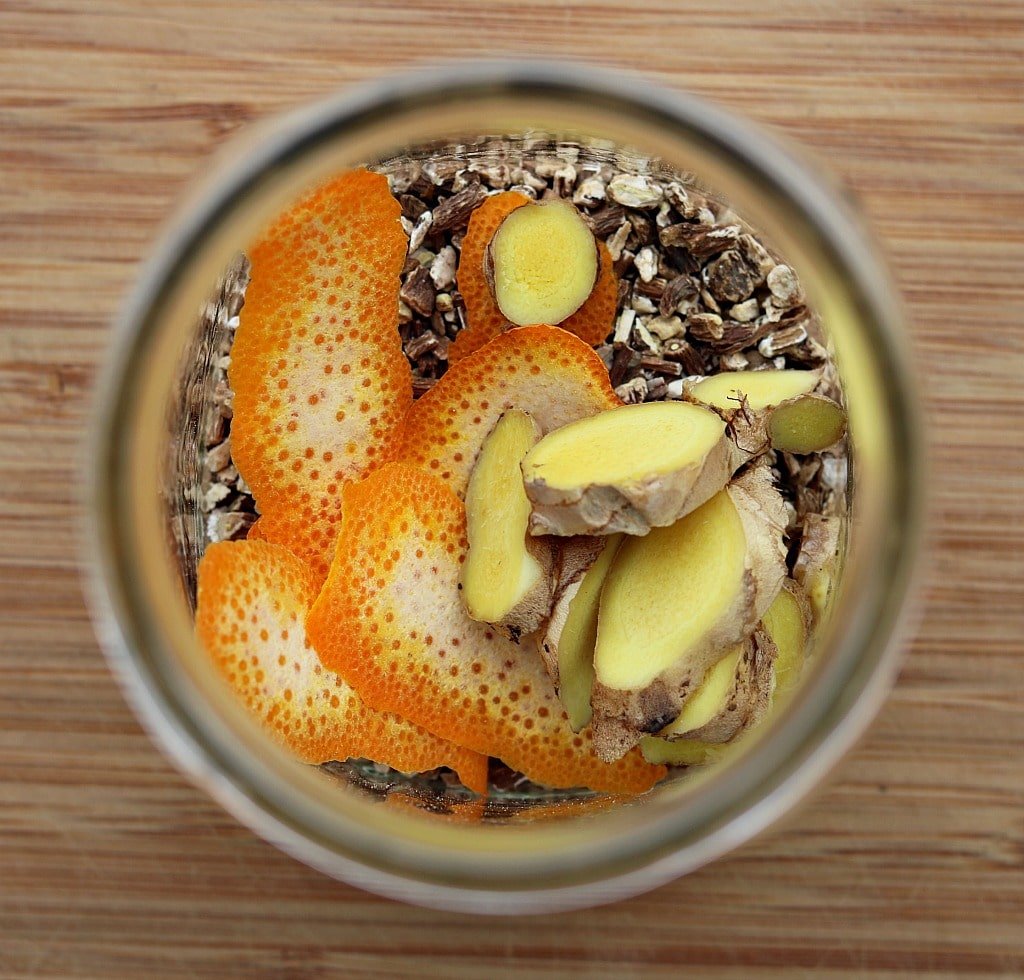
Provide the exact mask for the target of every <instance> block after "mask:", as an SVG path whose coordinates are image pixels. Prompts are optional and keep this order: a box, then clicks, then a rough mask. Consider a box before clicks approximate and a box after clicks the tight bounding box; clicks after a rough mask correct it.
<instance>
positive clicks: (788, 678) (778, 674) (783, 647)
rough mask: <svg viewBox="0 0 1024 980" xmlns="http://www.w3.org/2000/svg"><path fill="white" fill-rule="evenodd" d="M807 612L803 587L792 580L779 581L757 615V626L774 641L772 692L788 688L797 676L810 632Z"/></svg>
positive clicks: (795, 681) (793, 685) (807, 606)
mask: <svg viewBox="0 0 1024 980" xmlns="http://www.w3.org/2000/svg"><path fill="white" fill-rule="evenodd" d="M810 623H811V611H810V606H809V605H808V602H807V598H806V596H805V595H804V593H803V590H802V589H801V588H800V586H798V585H797V584H796V582H794V581H793V580H792V579H786V581H785V582H783V583H782V588H781V589H780V590H779V594H778V595H777V596H776V597H775V601H774V602H773V603H772V604H771V605H770V606H769V607H768V610H767V611H766V612H765V614H764V616H763V617H762V618H761V628H762V629H763V630H764V632H765V633H767V634H768V636H769V637H771V640H772V642H773V643H774V644H775V649H776V651H777V656H776V658H775V691H776V693H777V694H779V695H782V694H785V693H786V692H787V691H791V690H792V689H793V688H794V687H795V686H796V684H797V681H798V680H799V678H800V672H801V670H802V669H803V665H804V658H805V656H806V653H807V641H808V638H809V634H810Z"/></svg>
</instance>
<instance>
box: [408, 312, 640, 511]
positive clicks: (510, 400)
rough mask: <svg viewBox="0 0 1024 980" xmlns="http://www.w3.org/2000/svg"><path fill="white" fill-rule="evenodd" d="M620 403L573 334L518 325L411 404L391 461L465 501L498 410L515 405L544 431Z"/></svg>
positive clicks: (455, 367) (588, 350)
mask: <svg viewBox="0 0 1024 980" xmlns="http://www.w3.org/2000/svg"><path fill="white" fill-rule="evenodd" d="M620 404H621V402H620V401H619V399H618V398H617V397H616V396H615V392H614V390H613V389H612V385H611V381H610V380H609V379H608V371H607V369H606V368H605V366H604V363H603V362H602V361H601V358H599V357H598V356H597V354H595V353H594V351H593V350H592V349H591V348H590V347H588V346H587V345H586V344H585V343H584V342H583V341H582V340H580V339H579V338H578V337H574V336H573V335H572V334H571V333H567V332H566V331H564V330H562V329H560V328H559V327H549V326H544V325H540V326H534V327H517V328H515V329H514V330H509V331H508V332H506V333H503V334H500V335H498V336H497V337H495V338H494V340H492V341H491V342H490V343H489V344H487V345H486V346H484V347H481V348H480V350H478V351H475V352H474V353H473V354H471V355H470V356H469V357H465V358H463V359H462V360H461V361H459V363H458V364H453V365H452V366H451V367H450V368H449V369H448V371H447V373H446V374H445V375H444V376H443V377H442V378H441V380H440V381H438V382H437V384H436V385H434V387H433V388H431V389H430V390H429V391H428V392H427V393H426V394H425V395H424V396H423V397H422V398H420V399H419V401H417V402H416V403H415V404H414V405H413V407H412V408H411V409H410V410H409V415H408V418H407V420H406V429H405V441H404V443H403V446H402V449H401V452H400V453H399V456H398V458H399V459H400V460H403V461H405V462H409V463H413V464H415V465H416V466H419V467H421V468H422V469H425V470H428V471H429V472H431V473H433V474H434V475H435V476H438V477H440V478H441V479H442V480H444V481H445V482H446V483H447V484H448V485H449V486H450V487H451V488H452V490H453V491H454V492H455V493H456V494H457V495H458V496H459V497H465V494H466V487H467V485H468V483H469V475H470V473H471V472H472V469H473V466H474V465H475V463H476V459H477V456H478V454H479V452H480V447H481V446H482V445H483V441H484V439H485V438H486V436H487V434H488V433H489V432H490V431H491V429H493V428H494V425H495V423H496V422H497V421H498V418H499V417H500V416H501V415H502V413H504V412H507V411H508V410H509V409H513V408H517V409H519V410H521V411H523V412H526V413H527V414H529V415H530V416H532V417H533V420H534V421H535V422H536V423H537V424H538V425H539V426H540V428H541V432H542V433H547V432H550V431H551V430H552V429H557V428H559V427H560V426H563V425H567V424H568V423H569V422H575V421H576V420H577V419H582V418H586V417H587V416H589V415H596V414H597V413H598V412H603V411H605V410H606V409H609V408H614V407H616V406H617V405H620Z"/></svg>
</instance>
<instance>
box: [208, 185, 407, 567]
mask: <svg viewBox="0 0 1024 980" xmlns="http://www.w3.org/2000/svg"><path fill="white" fill-rule="evenodd" d="M400 216H401V207H400V206H399V204H398V202H397V201H396V200H395V198H394V197H393V195H392V194H391V192H390V190H389V189H388V182H387V178H385V177H384V176H382V175H380V174H373V173H369V172H367V171H366V170H354V171H351V172H349V173H346V174H343V175H342V176H340V177H337V178H335V179H333V180H331V181H329V182H328V183H326V184H324V185H323V186H321V187H319V188H317V189H316V190H315V191H313V192H312V193H310V194H308V195H307V196H306V197H304V198H302V199H301V200H300V201H298V202H297V203H296V204H294V205H293V206H292V207H291V208H289V210H288V211H286V212H285V213H284V214H282V215H281V216H280V217H279V218H278V219H277V220H276V221H275V222H274V223H273V224H272V225H271V226H270V227H269V228H268V229H267V230H266V232H265V233H264V234H263V236H262V238H260V240H259V241H258V242H256V244H255V245H253V247H252V248H251V249H250V251H249V257H250V259H251V261H252V280H251V282H250V284H249V287H248V290H247V292H246V297H245V306H244V307H243V308H242V311H241V315H240V322H239V326H238V329H237V330H236V332H235V341H234V345H233V347H232V350H231V365H230V367H229V368H228V378H229V381H230V384H231V387H232V388H233V390H234V393H235V399H234V418H233V420H232V424H231V446H232V456H233V459H234V462H235V465H236V466H237V467H238V470H239V472H240V473H241V475H242V476H243V478H244V479H245V481H246V483H248V484H249V486H250V487H251V488H252V492H253V496H254V497H255V499H256V506H257V509H258V510H259V511H260V513H261V514H262V515H263V520H262V521H261V533H262V535H263V537H264V538H265V539H266V540H268V541H273V542H276V543H278V544H282V545H285V546H286V547H288V548H290V549H291V550H292V551H294V552H295V554H297V555H299V556H300V557H301V558H302V559H303V560H305V561H306V562H307V563H308V564H309V565H310V566H311V567H312V568H313V569H314V571H315V572H316V573H317V574H318V575H319V577H320V578H321V579H322V578H323V577H325V576H326V574H327V568H328V566H329V565H330V560H331V555H332V553H333V549H334V541H335V538H336V537H337V529H338V524H339V521H340V519H341V510H340V501H341V494H340V492H339V491H340V488H341V486H342V485H343V484H344V483H346V482H348V481H350V480H357V479H359V478H360V477H362V476H363V475H364V474H365V473H367V472H369V471H370V470H372V469H373V468H374V467H376V466H379V465H380V464H381V463H383V462H384V461H385V460H387V459H389V458H390V457H392V456H393V455H394V454H395V452H396V451H397V449H398V447H399V444H400V441H401V432H402V426H403V422H404V418H405V414H406V411H407V410H408V408H409V406H410V405H411V404H412V375H411V373H410V369H409V364H408V362H407V361H406V359H405V356H404V354H403V353H402V343H401V338H400V336H399V334H398V290H399V286H400V282H399V274H400V273H401V271H402V266H403V265H404V263H405V253H406V245H407V242H406V236H405V233H404V232H403V230H402V226H401V224H400V221H399V218H400Z"/></svg>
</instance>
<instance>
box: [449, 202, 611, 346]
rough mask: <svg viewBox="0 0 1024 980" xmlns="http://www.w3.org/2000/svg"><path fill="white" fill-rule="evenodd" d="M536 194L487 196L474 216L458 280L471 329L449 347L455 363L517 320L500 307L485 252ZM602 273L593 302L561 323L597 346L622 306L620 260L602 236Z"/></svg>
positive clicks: (468, 328)
mask: <svg viewBox="0 0 1024 980" xmlns="http://www.w3.org/2000/svg"><path fill="white" fill-rule="evenodd" d="M530 203H531V199H530V198H528V197H527V196H526V195H525V194H520V193H519V192H518V191H505V192H503V193H501V194H495V195H493V196H492V197H489V198H487V200H486V201H484V202H483V203H482V204H481V205H480V206H479V207H478V208H477V209H476V210H475V211H474V212H473V215H472V217H471V218H470V219H469V227H468V228H467V229H466V237H465V238H464V239H463V241H462V253H461V255H460V257H459V268H458V272H457V275H456V279H457V282H458V285H459V292H460V293H461V294H462V298H463V300H464V301H465V304H466V324H467V325H466V328H465V329H464V330H463V331H462V332H461V333H460V334H459V335H458V336H457V337H456V338H455V340H454V341H453V343H452V345H451V348H450V349H449V352H448V360H449V363H455V362H456V361H458V360H461V359H462V358H463V357H466V356H467V355H468V354H472V353H473V351H475V350H477V349H478V348H480V347H482V346H483V345H484V344H486V343H488V342H489V341H491V340H493V339H494V338H495V337H497V336H498V334H500V333H502V332H503V331H505V330H508V329H509V327H510V326H511V324H509V322H508V320H507V319H506V318H505V316H504V315H503V314H502V312H501V310H499V309H498V304H497V303H495V301H494V297H493V296H492V295H491V290H490V287H489V286H488V284H487V278H486V276H485V274H484V253H485V252H486V251H487V246H488V244H489V243H490V241H491V239H492V238H493V237H494V233H495V232H496V231H497V230H498V226H499V225H500V224H501V223H502V221H504V220H505V218H507V217H508V216H509V215H510V214H511V213H512V212H513V211H515V210H516V209H517V208H521V207H523V206H524V205H526V204H530ZM597 244H598V253H599V256H600V261H601V268H600V272H599V273H598V277H597V283H596V285H595V286H594V291H593V292H592V293H591V294H590V297H589V298H588V299H587V301H586V302H585V303H584V304H583V306H581V307H580V308H579V309H578V310H577V311H576V312H575V313H573V314H572V316H570V317H568V318H567V319H566V320H565V321H563V322H562V323H561V324H560V326H562V327H563V328H564V329H566V330H568V331H569V332H570V333H573V334H576V336H578V337H580V338H581V339H582V340H584V341H586V343H588V344H590V345H591V346H594V345H596V344H600V343H601V342H602V341H603V340H604V339H605V337H607V336H608V334H609V332H610V331H611V329H612V323H613V321H614V319H615V308H616V306H617V305H618V298H619V295H618V281H617V278H616V276H615V268H614V263H613V262H612V257H611V254H610V253H609V251H608V247H607V246H606V245H605V244H604V242H601V241H599V242H598V243H597Z"/></svg>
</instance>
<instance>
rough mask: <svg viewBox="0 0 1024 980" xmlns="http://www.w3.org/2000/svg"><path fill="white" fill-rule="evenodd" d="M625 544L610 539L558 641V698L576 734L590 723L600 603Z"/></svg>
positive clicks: (571, 608)
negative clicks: (603, 588)
mask: <svg viewBox="0 0 1024 980" xmlns="http://www.w3.org/2000/svg"><path fill="white" fill-rule="evenodd" d="M621 543H622V536H621V535H612V536H611V537H610V538H608V541H607V543H606V544H605V546H604V550H603V551H602V552H601V554H600V556H599V557H598V559H597V561H595V562H594V564H593V565H591V566H590V568H589V569H588V570H587V573H586V574H585V575H584V576H583V581H582V582H581V583H580V587H579V590H578V591H577V592H576V594H575V595H574V596H573V598H572V600H571V603H570V605H569V613H568V615H567V616H566V619H565V625H564V626H563V627H562V632H561V635H560V637H559V640H558V696H559V698H560V699H561V702H562V705H563V706H564V708H565V712H566V714H567V715H568V716H569V725H570V726H571V727H572V730H573V731H574V732H578V731H582V729H584V728H585V727H586V726H587V725H588V724H589V723H590V716H591V713H592V710H591V707H590V692H591V689H592V688H593V686H594V647H595V645H596V643H597V614H598V604H599V602H600V599H601V589H602V587H603V585H604V582H605V579H606V578H607V576H608V571H609V570H610V569H611V566H612V561H613V559H614V558H615V553H616V551H618V549H619V545H620V544H621Z"/></svg>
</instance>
